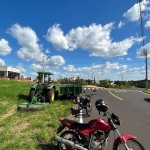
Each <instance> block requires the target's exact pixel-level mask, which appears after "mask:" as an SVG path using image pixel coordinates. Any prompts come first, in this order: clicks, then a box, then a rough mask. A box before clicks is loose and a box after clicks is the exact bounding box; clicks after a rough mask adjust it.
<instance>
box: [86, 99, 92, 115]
mask: <svg viewBox="0 0 150 150" xmlns="http://www.w3.org/2000/svg"><path fill="white" fill-rule="evenodd" d="M91 111H92V105H91V102H88V103H87V105H86V113H87V115H88V116H89V117H90V116H91Z"/></svg>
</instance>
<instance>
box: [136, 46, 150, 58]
mask: <svg viewBox="0 0 150 150" xmlns="http://www.w3.org/2000/svg"><path fill="white" fill-rule="evenodd" d="M145 50H147V57H148V58H150V43H148V44H146V45H145V46H143V47H141V48H140V49H138V50H137V53H136V55H137V57H139V58H143V57H145V56H146V55H145Z"/></svg>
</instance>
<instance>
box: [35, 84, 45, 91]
mask: <svg viewBox="0 0 150 150" xmlns="http://www.w3.org/2000/svg"><path fill="white" fill-rule="evenodd" d="M46 88H47V85H42V84H39V85H38V86H37V90H45V89H46Z"/></svg>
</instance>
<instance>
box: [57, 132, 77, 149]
mask: <svg viewBox="0 0 150 150" xmlns="http://www.w3.org/2000/svg"><path fill="white" fill-rule="evenodd" d="M74 135H75V133H74V132H73V131H65V132H63V133H62V134H61V135H60V137H62V138H64V139H66V140H69V141H72V142H74V143H75V144H79V142H78V140H77V138H76V137H75V136H74ZM57 150H77V149H76V148H74V147H71V146H69V145H65V144H63V143H60V142H58V144H57Z"/></svg>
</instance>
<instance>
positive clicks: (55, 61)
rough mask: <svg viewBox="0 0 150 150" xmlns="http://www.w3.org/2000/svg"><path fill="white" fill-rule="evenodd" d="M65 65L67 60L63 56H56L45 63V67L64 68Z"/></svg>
mask: <svg viewBox="0 0 150 150" xmlns="http://www.w3.org/2000/svg"><path fill="white" fill-rule="evenodd" d="M64 64H65V60H64V58H63V57H62V56H59V55H56V56H52V57H51V58H49V59H47V60H46V61H45V66H62V65H64Z"/></svg>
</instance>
